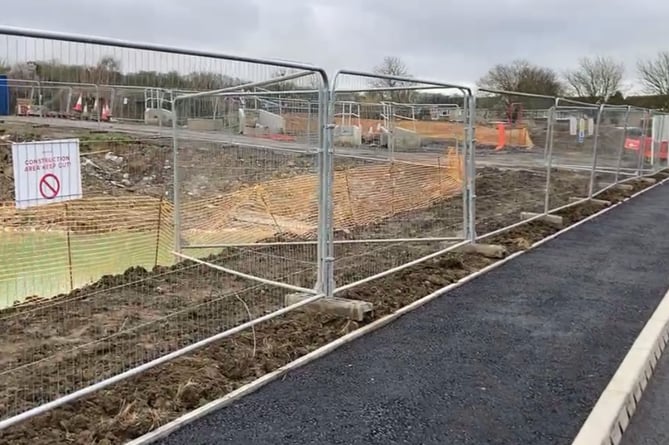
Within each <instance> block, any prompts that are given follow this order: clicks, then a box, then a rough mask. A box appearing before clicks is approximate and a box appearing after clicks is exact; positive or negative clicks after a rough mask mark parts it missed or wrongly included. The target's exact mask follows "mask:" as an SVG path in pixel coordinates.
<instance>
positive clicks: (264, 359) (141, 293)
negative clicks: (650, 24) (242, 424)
mask: <svg viewBox="0 0 669 445" xmlns="http://www.w3.org/2000/svg"><path fill="white" fill-rule="evenodd" d="M555 179H556V180H555V183H554V185H553V187H554V188H555V190H554V191H555V192H556V196H560V197H562V198H561V199H565V200H568V198H569V197H571V196H579V193H582V192H583V191H584V187H585V186H586V184H587V178H586V177H583V176H582V175H578V174H575V173H564V172H556V174H555ZM543 181H545V178H544V177H543V176H542V175H541V174H538V173H536V172H531V171H513V170H497V169H491V168H488V169H483V170H481V171H480V172H479V177H478V179H477V188H478V191H477V193H478V201H477V214H478V218H477V230H478V231H479V232H481V233H483V232H489V231H491V230H494V229H496V228H499V227H501V226H504V225H507V224H509V223H510V222H515V221H517V220H518V217H519V215H518V212H519V211H520V210H526V209H527V206H528V205H536V204H537V202H539V203H541V198H540V197H539V199H537V195H536V192H534V191H533V190H537V189H540V188H541V185H542V184H543V183H544V182H543ZM519 184H523V187H519ZM633 185H634V187H635V189H634V191H636V190H640V189H642V188H644V187H645V186H646V185H647V184H645V183H642V182H640V181H636V182H633ZM523 190H529V191H526V192H523ZM634 191H631V192H626V191H625V192H623V191H617V190H616V191H614V190H610V191H607V192H606V193H605V194H604V196H601V198H602V199H608V200H611V201H613V202H616V201H618V200H621V199H624V198H625V197H627V196H629V195H630V194H632V193H634ZM580 196H582V195H580ZM461 209H462V203H461V200H460V199H452V200H446V201H443V202H440V203H437V204H435V205H434V206H433V207H431V208H429V209H426V210H424V211H420V212H411V213H410V214H403V215H396V216H395V217H393V218H390V219H388V220H387V221H384V222H383V223H382V224H377V225H373V226H369V227H363V228H358V229H355V230H354V231H352V232H349V233H338V237H339V238H340V239H342V238H349V239H350V238H357V239H363V238H368V237H373V236H384V237H386V236H387V237H391V236H394V237H402V236H415V235H416V234H419V235H421V236H425V237H428V236H444V233H450V231H452V230H454V229H455V228H456V227H457V224H458V221H456V219H457V218H460V217H461V216H459V215H460V214H461ZM600 209H601V207H600V206H596V205H592V204H585V205H581V206H576V207H571V208H569V209H567V210H564V211H562V212H560V214H561V215H562V216H563V217H564V218H565V219H566V220H567V221H568V222H575V221H577V220H579V219H582V218H584V217H586V216H588V215H591V214H593V213H595V212H596V211H598V210H600ZM409 221H410V222H412V223H411V224H407V222H409ZM556 230H557V229H555V228H553V227H551V226H547V225H545V224H543V223H541V222H533V223H530V224H525V225H523V226H520V227H517V228H515V229H513V230H510V231H508V232H506V233H504V234H501V235H499V236H495V237H493V238H490V239H487V240H486V242H488V243H495V244H501V245H504V246H506V248H507V249H508V250H509V251H510V252H514V251H518V250H523V249H526V248H528V247H529V246H531V245H532V244H533V243H534V242H536V241H538V240H540V239H542V238H544V237H546V236H548V235H550V234H552V233H555V231H556ZM282 236H285V235H282ZM345 246H346V247H345V248H344V250H341V251H339V252H338V257H340V256H341V257H342V258H343V260H342V262H341V263H338V268H339V269H341V272H339V275H338V277H337V279H338V280H339V281H340V282H351V281H355V280H357V279H361V278H365V277H366V276H368V275H369V271H368V270H367V269H365V268H364V267H361V266H362V265H363V264H365V263H369V262H372V261H373V262H374V263H375V266H374V267H375V270H378V271H382V270H385V269H388V268H390V267H392V266H393V265H396V264H398V263H402V262H404V261H406V259H410V258H414V257H416V258H417V257H418V256H419V255H420V256H422V255H424V254H426V253H429V252H433V251H435V246H436V244H435V243H423V244H420V245H411V243H401V244H400V243H398V244H391V245H389V246H383V247H382V248H376V249H375V250H370V246H367V245H361V246H356V245H353V244H349V245H345ZM281 249H286V247H262V248H261V247H258V248H254V249H229V250H226V251H224V252H223V253H221V254H219V255H216V256H212V257H210V258H208V260H209V261H211V262H214V263H217V264H220V265H225V266H226V267H231V268H238V269H244V268H248V267H259V265H262V264H265V265H266V266H271V267H267V270H268V271H271V275H272V276H270V277H271V278H278V277H284V276H286V274H287V273H290V274H292V277H291V279H290V281H291V283H293V284H297V285H302V286H310V285H311V284H312V283H313V279H314V267H313V265H312V264H308V265H305V267H304V268H303V269H302V270H300V271H296V270H295V269H294V268H293V267H294V266H290V264H294V262H290V263H289V262H286V261H280V260H272V258H274V259H276V258H289V257H290V258H291V259H293V260H295V259H305V258H313V255H314V254H315V252H314V248H312V247H309V248H304V249H303V250H302V251H299V252H293V253H292V254H289V253H288V252H286V251H282V250H281ZM290 255H292V256H290ZM249 259H253V261H254V262H253V263H252V264H251V265H249ZM263 261H264V262H265V263H262V262H263ZM493 261H496V260H493V259H489V258H485V257H482V256H480V255H475V254H461V253H448V254H445V255H442V256H440V257H438V258H435V259H432V260H429V261H426V262H424V263H421V264H420V265H417V266H414V267H411V268H408V269H405V270H403V271H401V272H398V273H395V274H393V275H390V276H387V277H384V278H381V279H378V280H375V281H372V282H369V283H367V284H364V285H360V286H358V287H356V288H354V289H352V290H350V291H348V292H346V293H345V294H343V295H339V296H341V297H345V298H354V299H360V300H366V301H370V302H372V303H373V304H374V307H375V313H374V316H373V319H376V318H379V317H382V316H384V315H387V314H389V313H391V312H393V311H395V310H397V309H398V308H400V307H402V306H405V305H407V304H409V303H411V302H413V301H415V300H417V299H418V298H420V297H422V296H424V295H426V294H428V293H430V292H433V291H435V290H437V289H439V288H441V287H443V286H445V285H447V284H449V283H453V282H455V281H457V280H459V279H461V278H463V277H465V276H466V275H468V274H470V273H472V272H474V271H476V270H479V269H481V268H483V267H485V266H487V265H489V264H491V263H492V262H493ZM235 292H236V293H237V295H238V296H240V297H241V299H242V300H245V302H246V303H250V304H248V307H250V309H249V310H250V311H251V315H252V316H253V317H257V316H259V315H261V314H262V313H264V312H267V311H271V310H276V309H277V308H278V307H280V306H281V305H282V303H283V301H282V299H283V296H284V294H285V293H286V292H285V291H279V290H277V289H276V288H269V287H267V286H255V287H253V288H252V289H250V290H249V283H248V282H246V281H244V280H242V279H239V278H234V277H232V276H230V275H227V274H224V273H223V272H217V271H215V270H213V269H211V268H209V267H204V266H199V265H195V264H193V263H190V262H185V263H182V264H180V265H178V266H175V267H172V268H156V269H155V270H153V271H151V272H149V271H146V270H144V269H141V268H133V269H129V270H128V271H126V273H125V274H123V275H119V276H107V277H104V278H103V279H102V280H100V281H99V282H97V283H95V284H93V285H91V286H88V287H87V288H85V289H81V290H77V291H74V292H72V293H70V294H68V295H62V296H59V297H58V298H57V299H55V300H50V301H47V302H41V303H40V304H36V305H31V306H23V307H16V308H10V309H8V310H6V311H3V312H0V345H2V346H1V347H0V349H2V352H1V353H0V366H1V368H0V369H9V368H15V367H16V366H18V365H20V364H27V363H25V360H26V359H27V358H30V361H33V360H35V358H36V357H37V358H39V357H44V358H45V359H46V358H49V359H48V360H47V361H45V362H44V363H41V364H37V365H33V366H32V367H30V368H24V369H23V370H19V371H17V372H16V373H10V372H4V371H3V374H4V375H2V379H0V412H7V410H8V409H9V408H10V406H14V407H17V406H21V407H23V408H27V407H31V406H34V405H35V403H36V402H38V401H39V400H44V399H50V398H53V397H54V396H56V395H57V394H58V393H60V394H63V393H66V392H68V391H71V390H72V389H75V388H78V387H81V385H82V383H84V382H90V381H92V380H100V379H102V378H105V377H108V376H109V375H113V374H114V373H116V372H118V371H119V370H122V369H128V368H129V367H130V366H131V365H133V364H138V363H140V362H142V361H144V360H146V359H147V358H148V359H151V358H156V357H158V356H160V355H162V354H164V353H165V352H167V351H171V350H175V349H176V348H177V347H179V346H185V345H187V344H190V343H192V342H194V341H197V340H199V339H202V338H206V337H207V336H210V335H213V334H215V333H217V332H221V331H222V330H224V329H226V328H229V327H232V326H234V325H236V324H239V323H240V322H241V321H243V320H245V319H247V318H248V313H247V312H246V310H245V309H246V307H245V306H244V305H243V304H242V303H241V302H240V301H241V300H240V299H236V298H232V297H230V295H231V294H233V293H235ZM370 321H372V320H371V319H370V320H367V321H365V322H364V323H361V324H358V323H355V322H351V321H348V320H343V319H339V318H336V317H334V316H331V315H326V314H313V313H302V312H292V313H289V314H287V315H285V316H282V317H279V318H276V319H273V320H271V321H269V322H266V323H263V324H260V325H258V326H256V328H255V331H254V332H250V331H245V332H243V333H240V334H238V335H235V336H233V337H231V338H227V339H225V340H222V341H220V342H217V343H215V344H213V345H211V346H209V347H207V348H204V349H202V350H200V351H198V352H196V353H193V354H190V355H188V356H185V357H183V358H181V359H178V360H175V361H173V362H171V363H169V364H166V365H164V366H160V367H157V368H155V369H152V370H150V371H148V372H146V373H143V374H142V375H140V376H138V377H135V378H131V379H129V380H127V381H124V382H122V383H119V384H116V385H113V386H111V387H109V388H107V389H105V390H102V391H99V392H97V393H95V394H93V395H91V396H89V397H87V398H84V399H82V400H79V401H77V402H75V403H71V404H68V405H66V406H64V407H61V408H58V409H56V410H53V411H51V412H49V413H47V414H44V415H41V416H38V417H35V418H33V419H31V420H29V421H27V422H24V423H21V424H19V425H16V426H14V427H12V428H9V429H7V430H5V431H3V432H0V442H1V443H11V444H42V443H43V444H53V443H59V444H60V443H71V444H120V443H124V442H125V441H127V440H129V439H132V438H135V437H138V436H140V435H141V434H144V433H146V432H148V431H150V430H152V429H155V428H156V427H158V426H160V425H162V424H164V423H166V422H168V421H170V420H172V419H174V418H176V417H178V416H180V415H182V414H184V413H186V412H188V411H190V410H192V409H194V408H197V407H198V406H201V405H203V404H205V403H207V402H208V401H211V400H213V399H216V398H218V397H221V396H223V395H224V394H226V393H228V392H230V391H232V390H234V389H235V388H238V387H240V386H241V385H243V384H245V383H248V382H249V381H252V380H254V379H256V378H258V377H259V376H261V375H263V374H265V373H267V372H270V371H272V370H274V369H277V368H278V367H280V366H282V365H284V364H286V363H288V362H290V361H292V360H294V359H296V358H297V357H299V356H302V355H304V354H306V353H308V352H309V351H312V350H314V349H316V348H318V347H320V346H322V345H324V344H326V343H328V342H330V341H332V340H334V339H336V338H338V337H340V336H342V335H344V334H346V333H348V332H350V331H352V330H354V329H357V328H358V327H360V325H364V324H366V323H368V322H370ZM75 346H76V347H78V349H75V350H73V349H72V348H73V347H75ZM65 370H67V371H68V373H65V372H64V371H65ZM74 370H76V371H74ZM56 388H57V389H56Z"/></svg>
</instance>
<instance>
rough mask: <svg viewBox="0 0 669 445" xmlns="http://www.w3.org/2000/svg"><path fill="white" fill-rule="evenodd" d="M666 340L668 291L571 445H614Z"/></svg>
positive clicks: (662, 350)
mask: <svg viewBox="0 0 669 445" xmlns="http://www.w3.org/2000/svg"><path fill="white" fill-rule="evenodd" d="M667 340H669V291H667V293H666V294H665V295H664V297H663V298H662V301H661V302H660V304H659V305H658V307H657V309H656V310H655V312H654V313H653V315H652V316H651V318H650V320H648V322H647V323H646V325H645V326H644V328H643V330H642V331H641V333H640V334H639V336H638V337H637V339H636V340H635V342H634V344H633V345H632V347H631V348H630V350H629V352H628V353H627V355H626V356H625V358H624V359H623V362H622V363H621V364H620V367H619V368H618V370H617V371H616V373H615V374H614V375H613V378H612V379H611V381H610V382H609V384H608V385H607V386H606V388H605V389H604V392H602V394H601V396H600V397H599V400H597V403H596V404H595V407H594V408H593V409H592V411H591V412H590V415H589V416H588V418H587V419H586V421H585V423H584V424H583V426H582V427H581V429H580V431H579V433H578V435H577V436H576V439H574V441H573V442H572V445H617V444H619V443H620V441H621V440H622V437H623V434H624V433H625V430H626V429H627V427H628V425H629V423H630V421H631V419H632V416H633V415H634V413H635V412H636V408H637V406H638V404H639V402H640V401H641V397H642V395H643V391H644V390H645V389H646V386H647V385H648V382H649V380H650V379H651V377H652V375H653V372H654V371H655V367H656V365H657V362H658V360H659V359H660V357H661V355H662V353H663V352H664V349H665V347H666V345H667Z"/></svg>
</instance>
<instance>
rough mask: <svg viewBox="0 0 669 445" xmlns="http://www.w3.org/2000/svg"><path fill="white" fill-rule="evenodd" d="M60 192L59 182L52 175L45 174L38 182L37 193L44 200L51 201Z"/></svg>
mask: <svg viewBox="0 0 669 445" xmlns="http://www.w3.org/2000/svg"><path fill="white" fill-rule="evenodd" d="M58 192H60V181H59V180H58V177H57V176H56V175H54V174H51V173H47V174H46V175H44V176H42V179H40V180H39V193H40V195H42V197H43V198H44V199H53V198H55V197H56V196H58Z"/></svg>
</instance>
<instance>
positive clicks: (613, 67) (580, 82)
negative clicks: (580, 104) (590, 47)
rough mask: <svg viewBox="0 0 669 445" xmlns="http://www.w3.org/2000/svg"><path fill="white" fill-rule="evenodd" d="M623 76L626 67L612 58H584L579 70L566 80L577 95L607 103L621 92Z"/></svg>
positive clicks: (569, 73)
mask: <svg viewBox="0 0 669 445" xmlns="http://www.w3.org/2000/svg"><path fill="white" fill-rule="evenodd" d="M623 74H625V65H623V64H622V63H620V62H616V61H615V60H613V59H612V58H610V57H600V56H598V57H595V58H594V59H591V58H588V57H584V58H582V59H581V60H580V61H579V63H578V68H577V69H575V70H572V71H568V72H567V73H566V74H565V79H566V80H567V83H568V84H569V86H570V87H571V88H572V89H573V90H574V93H576V95H578V96H580V97H590V98H597V99H600V100H602V101H604V102H606V101H608V100H609V98H610V97H611V96H612V95H613V94H615V93H616V91H618V90H620V87H621V83H622V80H623Z"/></svg>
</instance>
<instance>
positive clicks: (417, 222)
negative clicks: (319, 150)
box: [332, 74, 466, 286]
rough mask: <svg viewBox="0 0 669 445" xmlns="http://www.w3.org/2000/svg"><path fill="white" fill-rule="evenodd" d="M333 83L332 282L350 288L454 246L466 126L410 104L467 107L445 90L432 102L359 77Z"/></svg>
mask: <svg viewBox="0 0 669 445" xmlns="http://www.w3.org/2000/svg"><path fill="white" fill-rule="evenodd" d="M337 82H338V83H337V89H336V90H335V93H334V97H333V98H332V100H333V101H334V110H335V112H334V125H335V128H334V131H333V134H334V153H335V158H334V174H333V178H334V180H333V195H334V221H333V226H334V233H335V245H334V252H335V255H334V257H335V282H336V284H337V286H344V285H346V286H352V285H353V284H354V283H356V282H359V281H360V280H365V279H369V278H370V277H374V276H376V275H378V274H380V273H384V272H387V271H389V270H392V269H393V268H396V267H399V266H402V265H403V264H406V263H409V262H411V261H415V260H419V259H420V258H422V257H424V256H426V255H429V254H431V253H434V252H437V251H440V250H443V249H444V248H447V247H448V246H449V245H452V244H454V243H456V242H458V241H460V240H462V237H463V233H464V228H463V223H464V208H463V196H462V190H463V187H464V176H465V171H464V170H465V169H464V147H465V128H466V121H464V120H463V119H462V118H460V119H459V120H458V119H457V118H455V116H453V117H449V116H448V115H442V116H440V115H438V113H434V114H433V115H430V113H429V112H428V113H421V112H420V106H418V105H414V103H417V104H421V103H424V102H425V101H426V100H432V101H434V104H433V105H430V106H431V107H433V108H435V109H439V107H442V108H444V109H446V108H449V107H452V108H456V107H460V108H462V107H464V103H465V97H464V95H463V93H462V91H460V90H458V89H457V88H455V87H449V86H448V85H442V86H441V88H440V90H439V92H438V93H435V92H434V91H432V90H433V89H434V88H435V87H436V86H435V85H430V84H421V83H419V82H401V81H396V82H393V81H392V80H391V81H388V79H385V80H384V79H382V78H379V77H374V76H366V75H358V74H344V75H342V76H340V77H339V78H338V80H337ZM384 82H385V83H384ZM388 85H391V86H392V85H398V86H397V87H394V88H393V87H390V88H387V89H386V88H384V86H388Z"/></svg>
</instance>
